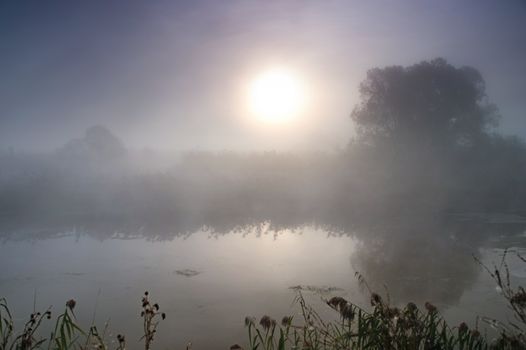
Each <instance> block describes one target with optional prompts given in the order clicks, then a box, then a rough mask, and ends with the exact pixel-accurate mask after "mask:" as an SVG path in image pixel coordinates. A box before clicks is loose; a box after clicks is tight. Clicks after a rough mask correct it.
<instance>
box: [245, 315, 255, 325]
mask: <svg viewBox="0 0 526 350" xmlns="http://www.w3.org/2000/svg"><path fill="white" fill-rule="evenodd" d="M255 323H256V320H255V319H254V317H249V316H247V317H245V326H247V327H248V326H251V325H254V324H255Z"/></svg>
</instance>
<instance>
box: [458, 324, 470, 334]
mask: <svg viewBox="0 0 526 350" xmlns="http://www.w3.org/2000/svg"><path fill="white" fill-rule="evenodd" d="M467 330H468V325H467V324H466V322H462V323H461V324H460V325H459V326H458V332H459V333H464V332H467Z"/></svg>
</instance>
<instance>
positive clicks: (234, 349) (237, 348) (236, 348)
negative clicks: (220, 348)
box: [230, 344, 243, 350]
mask: <svg viewBox="0 0 526 350" xmlns="http://www.w3.org/2000/svg"><path fill="white" fill-rule="evenodd" d="M230 350H243V348H242V347H241V346H240V345H239V344H234V345H232V346H231V347H230Z"/></svg>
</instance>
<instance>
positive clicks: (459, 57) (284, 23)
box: [0, 0, 526, 150]
mask: <svg viewBox="0 0 526 350" xmlns="http://www.w3.org/2000/svg"><path fill="white" fill-rule="evenodd" d="M0 52H1V55H0V75H1V77H2V78H1V79H0V149H1V148H6V147H9V146H13V147H14V148H15V149H22V150H34V149H37V150H47V149H53V148H55V147H58V146H60V145H61V144H62V143H64V142H65V141H67V140H68V139H70V138H72V137H75V136H79V135H80V134H82V133H83V130H84V129H85V128H87V127H89V126H91V125H94V124H103V125H106V126H108V127H109V128H110V129H112V130H113V131H114V132H115V133H116V134H118V135H119V136H120V137H121V138H122V139H123V140H124V141H125V143H127V144H128V145H130V146H131V147H136V148H141V147H151V148H162V149H234V150H262V149H277V150H297V149H333V148H338V147H341V146H343V145H345V143H346V142H347V140H348V138H349V136H350V135H351V134H352V130H353V127H352V123H351V121H350V120H349V117H348V116H349V113H350V112H351V110H352V108H353V105H354V104H355V103H356V102H357V101H358V98H359V96H358V91H357V88H358V84H359V82H360V81H361V80H362V79H363V78H364V77H365V74H366V72H367V69H369V68H373V67H382V66H386V65H394V64H401V65H409V64H413V63H416V62H419V61H421V60H425V59H432V58H435V57H439V56H440V57H444V58H446V59H447V60H448V61H449V62H450V63H452V64H454V65H458V66H461V65H470V66H474V67H475V68H477V69H479V70H480V71H481V73H482V74H483V76H484V77H485V79H486V82H487V91H488V95H489V97H490V99H491V100H492V101H493V102H495V103H496V104H497V105H498V106H499V107H500V110H501V113H502V115H503V120H502V122H501V131H502V132H504V133H508V134H511V133H513V134H519V135H521V136H526V114H525V113H524V110H525V107H526V79H525V77H526V2H524V1H518V0H517V1H514V0H509V1H483V0H478V1H467V0H466V1H333V0H326V1H308V0H304V1H300V0H297V1H274V0H269V1H180V2H177V1H99V0H90V1H36V0H35V1H25V0H20V1H3V2H1V3H0ZM275 65H277V66H285V67H289V68H291V69H293V70H296V71H297V72H299V74H300V75H301V76H303V77H304V78H305V80H306V81H307V82H308V84H309V85H310V86H311V87H312V89H313V91H315V95H316V104H315V106H314V107H313V108H312V109H311V110H310V111H309V113H308V116H305V119H304V120H303V121H301V122H298V125H296V126H289V127H264V126H261V125H257V123H254V122H253V121H250V120H248V119H247V118H246V116H244V111H243V109H242V108H241V107H240V106H241V105H242V102H241V101H242V99H243V89H244V87H246V86H247V84H248V82H249V81H250V80H251V79H252V78H253V77H254V76H255V75H257V74H258V72H260V71H261V70H263V69H265V68H266V67H271V66H275Z"/></svg>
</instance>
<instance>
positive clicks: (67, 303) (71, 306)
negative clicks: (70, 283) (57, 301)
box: [66, 299, 77, 310]
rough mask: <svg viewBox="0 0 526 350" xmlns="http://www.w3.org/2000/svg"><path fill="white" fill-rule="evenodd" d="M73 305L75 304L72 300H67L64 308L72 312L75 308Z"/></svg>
mask: <svg viewBox="0 0 526 350" xmlns="http://www.w3.org/2000/svg"><path fill="white" fill-rule="evenodd" d="M75 305H77V302H76V301H75V300H74V299H69V300H68V301H67V302H66V306H67V307H68V308H69V309H71V310H73V309H74V308H75Z"/></svg>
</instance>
